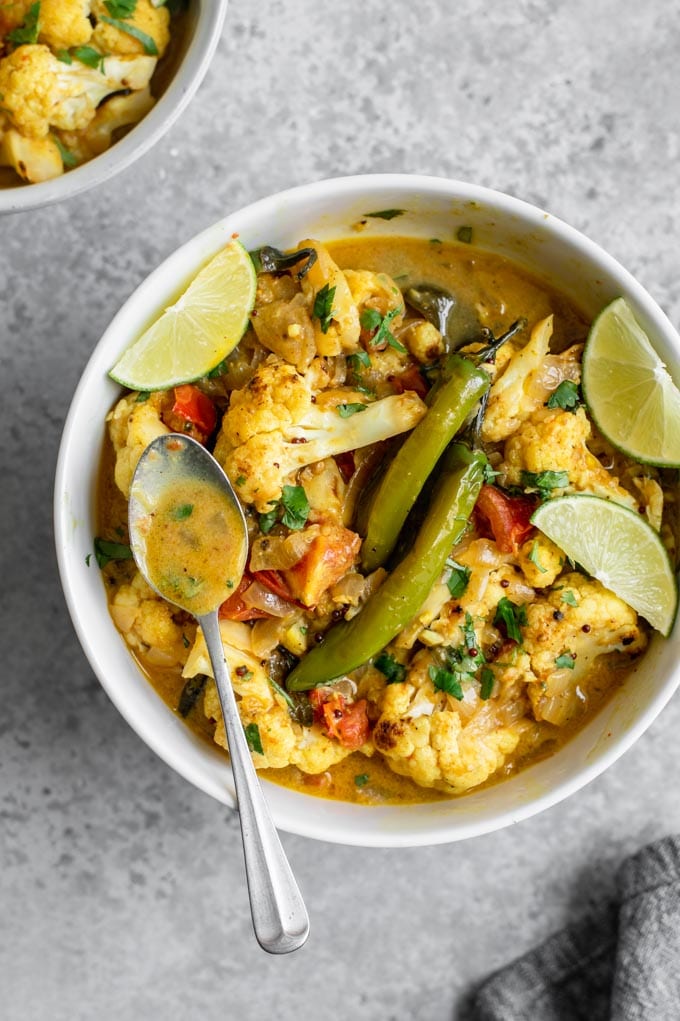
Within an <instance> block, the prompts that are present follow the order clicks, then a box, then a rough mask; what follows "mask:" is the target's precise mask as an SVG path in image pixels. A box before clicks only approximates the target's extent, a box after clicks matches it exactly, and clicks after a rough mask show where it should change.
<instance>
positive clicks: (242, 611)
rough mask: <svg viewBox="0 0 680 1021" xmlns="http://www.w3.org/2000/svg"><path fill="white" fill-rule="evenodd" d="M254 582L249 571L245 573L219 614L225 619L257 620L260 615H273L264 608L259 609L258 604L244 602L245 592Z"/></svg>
mask: <svg viewBox="0 0 680 1021" xmlns="http://www.w3.org/2000/svg"><path fill="white" fill-rule="evenodd" d="M252 583H253V579H252V578H251V576H250V575H249V574H247V573H246V574H244V575H243V577H242V578H241V582H240V584H239V586H238V588H237V589H236V590H235V591H234V593H233V595H231V596H229V598H228V599H226V600H225V601H224V602H223V603H222V605H221V606H220V608H219V611H218V615H219V616H220V617H222V619H223V620H257V619H258V618H260V617H270V616H271V614H269V613H266V612H265V611H264V610H258V609H257V607H256V606H246V604H245V603H244V601H243V598H242V597H243V593H244V592H245V590H246V589H247V588H249V586H250V585H252Z"/></svg>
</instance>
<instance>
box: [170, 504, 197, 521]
mask: <svg viewBox="0 0 680 1021" xmlns="http://www.w3.org/2000/svg"><path fill="white" fill-rule="evenodd" d="M193 511H194V505H193V503H181V504H178V506H177V507H173V508H172V510H171V511H170V516H171V517H172V518H173V519H174V520H175V521H184V520H185V518H188V517H190V516H191V515H192V514H193Z"/></svg>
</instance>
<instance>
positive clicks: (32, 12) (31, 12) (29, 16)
mask: <svg viewBox="0 0 680 1021" xmlns="http://www.w3.org/2000/svg"><path fill="white" fill-rule="evenodd" d="M39 33H40V3H39V2H38V3H35V4H31V6H30V7H29V8H28V11H27V13H26V17H25V18H24V20H23V21H22V23H21V24H20V25H18V26H17V28H14V29H12V31H11V32H8V33H7V35H6V36H5V38H6V39H7V40H8V41H9V42H11V43H14V45H15V46H23V45H25V44H26V43H29V44H30V43H37V41H38V34H39Z"/></svg>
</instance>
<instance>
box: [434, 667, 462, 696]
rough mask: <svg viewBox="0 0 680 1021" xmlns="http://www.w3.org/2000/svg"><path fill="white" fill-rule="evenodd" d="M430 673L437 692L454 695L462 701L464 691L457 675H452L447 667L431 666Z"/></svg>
mask: <svg viewBox="0 0 680 1021" xmlns="http://www.w3.org/2000/svg"><path fill="white" fill-rule="evenodd" d="M428 673H429V675H430V680H431V681H432V683H433V684H434V686H435V688H436V689H437V691H445V692H446V694H447V695H453V697H454V698H457V699H458V701H459V702H460V701H461V700H462V698H463V697H464V696H463V689H462V687H461V683H460V679H459V676H458V674H457V673H451V671H450V670H446V668H445V667H436V666H431V667H430V668H429V670H428Z"/></svg>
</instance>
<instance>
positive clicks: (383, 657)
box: [373, 652, 406, 684]
mask: <svg viewBox="0 0 680 1021" xmlns="http://www.w3.org/2000/svg"><path fill="white" fill-rule="evenodd" d="M373 666H374V667H375V668H376V670H379V671H380V673H381V674H384V675H385V677H386V678H387V683H388V684H401V682H402V681H403V680H404V679H405V678H406V667H405V666H404V664H403V663H400V662H399V661H398V660H396V659H395V658H394V656H390V654H389V652H381V653H380V655H379V656H378V657H377V659H375V660H374V661H373Z"/></svg>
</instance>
